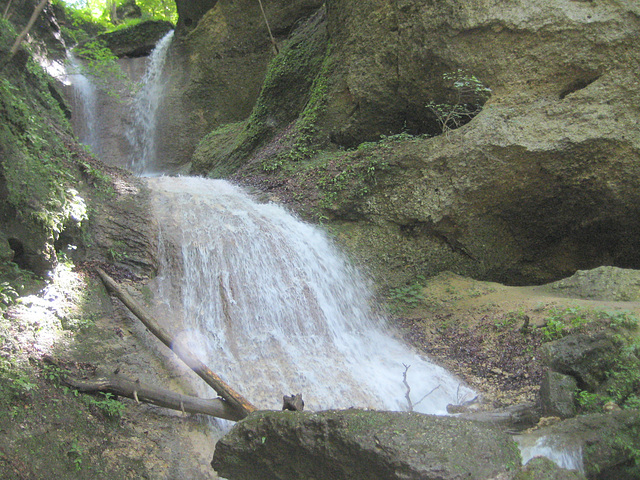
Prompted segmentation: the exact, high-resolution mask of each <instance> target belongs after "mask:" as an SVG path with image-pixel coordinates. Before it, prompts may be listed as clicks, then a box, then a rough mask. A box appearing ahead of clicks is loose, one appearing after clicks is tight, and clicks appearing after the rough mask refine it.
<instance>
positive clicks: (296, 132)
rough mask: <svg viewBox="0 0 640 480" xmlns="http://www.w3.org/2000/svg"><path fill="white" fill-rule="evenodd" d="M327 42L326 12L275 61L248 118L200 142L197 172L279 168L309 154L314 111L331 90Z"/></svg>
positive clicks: (299, 32)
mask: <svg viewBox="0 0 640 480" xmlns="http://www.w3.org/2000/svg"><path fill="white" fill-rule="evenodd" d="M326 45H327V34H326V28H325V25H324V12H323V11H321V12H319V13H317V14H316V15H314V16H313V17H312V18H311V19H310V20H308V21H307V22H306V23H304V24H303V25H302V26H300V27H299V28H298V29H297V30H296V31H295V32H294V33H293V35H292V36H291V38H290V39H289V40H288V41H287V42H286V44H285V45H284V46H283V47H282V49H281V51H280V53H279V54H278V55H276V57H274V59H273V60H272V61H271V63H270V64H269V67H268V69H267V74H266V76H265V80H264V82H263V85H262V89H261V91H260V95H259V96H258V99H257V100H256V103H255V106H254V108H253V111H252V113H251V115H250V116H249V118H248V119H247V120H246V122H243V123H242V124H240V123H237V124H231V125H229V126H223V127H221V129H217V130H215V131H214V132H212V133H211V134H210V135H208V136H207V137H206V139H205V140H203V142H200V144H199V145H198V148H197V149H196V152H195V154H194V157H193V165H192V172H193V173H198V174H208V175H209V176H216V177H219V176H225V175H230V174H232V173H234V172H236V171H237V170H239V169H240V168H242V167H245V166H247V164H248V162H249V161H250V160H251V161H254V162H255V163H256V164H257V165H258V166H259V167H258V168H260V169H262V170H266V171H274V170H277V169H278V168H279V167H280V166H281V165H283V164H284V163H286V162H289V161H294V160H297V159H299V158H300V157H302V156H305V155H307V154H308V153H310V151H309V150H308V148H307V147H306V145H305V144H306V143H308V142H307V140H306V138H307V137H304V135H306V134H307V133H308V132H309V131H310V130H309V129H310V128H311V127H310V125H311V123H312V122H313V121H315V118H316V117H315V116H314V115H313V114H312V113H311V112H314V111H315V112H317V111H318V109H319V108H320V106H319V105H320V103H321V98H322V97H323V95H324V93H323V92H324V90H326V89H323V88H322V87H321V85H322V84H323V82H324V80H322V77H323V76H324V73H323V72H324V67H323V65H325V64H326V62H327V61H328V60H327V56H326V55H325V54H326ZM304 112H307V113H304ZM299 117H300V118H302V117H304V118H305V120H304V121H302V122H301V120H300V119H299ZM241 126H242V128H240V127H241ZM302 126H304V128H301V127H302ZM303 137H304V138H303Z"/></svg>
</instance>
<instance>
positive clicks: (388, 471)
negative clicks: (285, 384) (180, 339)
mask: <svg viewBox="0 0 640 480" xmlns="http://www.w3.org/2000/svg"><path fill="white" fill-rule="evenodd" d="M463 452H464V453H463ZM519 465H520V455H519V453H518V450H517V448H515V443H514V442H513V441H512V440H511V439H510V437H509V436H507V435H505V434H502V433H499V432H498V431H496V430H493V429H491V428H489V427H486V426H484V425H481V424H476V423H474V422H469V421H464V420H458V419H455V418H451V417H434V416H428V415H422V414H417V413H399V412H374V411H359V410H346V411H327V412H318V413H307V412H258V413H254V414H251V415H250V416H249V417H248V418H246V419H245V420H243V421H242V422H239V423H237V424H236V425H235V426H234V428H233V429H232V430H231V432H229V433H228V434H227V435H226V436H225V437H224V438H223V439H222V440H220V441H219V442H218V444H217V445H216V451H215V453H214V457H213V462H212V466H213V467H214V469H215V470H216V471H217V472H218V473H219V474H220V475H222V476H224V477H228V478H231V479H234V480H250V479H251V480H253V479H256V480H257V479H260V480H270V479H300V480H303V479H304V480H309V479H311V478H322V479H336V480H337V479H345V480H346V479H349V480H358V479H363V480H365V479H366V480H370V479H372V478H376V479H380V480H387V479H389V480H390V479H407V480H408V479H416V480H418V479H420V480H436V479H438V480H449V479H460V480H461V479H467V478H473V479H476V480H482V479H489V478H494V477H496V476H497V475H498V474H500V473H504V472H507V471H509V470H515V469H516V468H518V467H519Z"/></svg>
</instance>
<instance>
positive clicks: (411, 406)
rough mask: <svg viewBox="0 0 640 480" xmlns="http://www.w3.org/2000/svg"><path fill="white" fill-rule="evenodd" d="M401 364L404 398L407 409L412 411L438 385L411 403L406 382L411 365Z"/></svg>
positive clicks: (437, 387)
mask: <svg viewBox="0 0 640 480" xmlns="http://www.w3.org/2000/svg"><path fill="white" fill-rule="evenodd" d="M402 366H403V367H404V372H403V373H402V383H404V386H405V387H407V392H406V393H405V394H404V398H406V399H407V406H408V409H409V411H410V412H413V409H414V408H415V407H417V406H418V405H420V404H421V403H422V401H423V400H424V399H425V398H427V397H428V396H429V395H431V394H432V393H433V392H435V391H436V390H437V389H439V388H440V385H438V386H436V387H433V388H432V389H431V390H429V391H428V392H427V393H426V394H425V395H423V397H422V398H421V399H420V400H418V401H417V402H416V403H413V402H412V401H411V387H410V386H409V382H407V372H408V371H409V367H411V365H405V364H404V363H403V364H402ZM458 388H459V387H458Z"/></svg>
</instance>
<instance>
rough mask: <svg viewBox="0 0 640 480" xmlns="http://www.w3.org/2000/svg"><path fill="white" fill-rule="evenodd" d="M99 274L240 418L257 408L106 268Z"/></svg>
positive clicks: (146, 325) (138, 316)
mask: <svg viewBox="0 0 640 480" xmlns="http://www.w3.org/2000/svg"><path fill="white" fill-rule="evenodd" d="M96 270H97V272H98V275H100V278H101V279H102V281H103V283H104V284H105V286H106V287H107V289H108V290H109V291H111V292H112V293H113V294H114V295H115V296H116V297H118V298H119V299H120V301H122V303H123V304H124V305H125V306H126V307H127V308H128V309H129V310H130V311H131V313H133V314H134V315H135V316H136V317H137V318H138V319H139V320H140V321H141V322H142V323H143V324H144V326H145V327H147V328H148V329H149V331H150V332H151V333H152V334H153V335H155V337H156V338H158V340H160V341H161V342H162V343H164V344H165V345H166V346H167V347H169V348H170V349H171V351H173V353H175V354H176V355H177V356H178V358H180V360H182V361H183V362H184V363H185V364H186V365H187V366H188V367H189V368H190V369H191V370H193V371H194V372H195V373H196V375H198V376H199V377H200V378H201V379H202V380H204V382H205V383H206V384H207V385H209V386H210V387H211V388H213V389H214V390H215V392H216V393H217V394H218V395H219V396H220V397H222V399H224V400H225V401H226V402H228V403H229V405H230V406H231V407H232V408H233V409H234V410H236V411H237V413H238V415H240V418H241V419H242V418H244V417H246V416H247V415H248V414H249V413H251V412H253V411H255V410H256V407H254V406H253V405H252V404H251V403H249V401H248V400H247V399H245V398H244V397H243V396H242V395H240V394H239V393H238V392H236V391H235V390H233V389H232V388H231V387H230V386H229V385H227V384H226V383H225V382H224V381H223V380H222V379H221V378H220V377H219V376H218V375H216V374H215V373H214V372H212V371H211V369H209V367H207V366H206V365H205V364H204V363H202V362H201V361H200V359H198V358H197V357H196V356H195V355H194V354H193V353H191V352H190V351H189V350H188V349H187V348H186V347H185V346H184V345H180V343H179V342H178V341H177V340H175V339H174V338H173V337H172V336H171V335H170V334H169V333H168V332H167V331H166V330H164V329H163V328H162V327H160V326H159V325H158V324H157V323H156V321H155V320H154V319H153V318H152V317H151V316H150V315H149V314H148V313H147V312H146V311H145V310H144V309H143V308H142V307H141V306H140V305H138V303H137V302H136V301H135V300H134V299H133V297H131V295H129V294H128V293H127V292H126V291H125V290H124V289H123V288H122V287H120V285H118V284H117V283H116V282H115V281H114V280H113V279H112V278H111V277H110V276H109V275H107V274H106V273H105V272H104V270H102V269H101V268H100V267H97V268H96Z"/></svg>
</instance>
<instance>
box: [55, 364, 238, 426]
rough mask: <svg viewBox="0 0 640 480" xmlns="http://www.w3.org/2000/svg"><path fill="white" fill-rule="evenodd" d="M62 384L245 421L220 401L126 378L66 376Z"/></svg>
mask: <svg viewBox="0 0 640 480" xmlns="http://www.w3.org/2000/svg"><path fill="white" fill-rule="evenodd" d="M63 382H64V383H65V384H67V385H68V386H70V387H72V388H75V389H76V390H78V391H79V392H83V393H93V392H109V393H113V394H114V395H120V396H122V397H127V398H131V399H132V400H135V401H136V402H138V403H139V402H144V403H150V404H152V405H157V406H159V407H164V408H170V409H172V410H178V411H181V412H189V413H201V414H204V415H210V416H212V417H217V418H224V419H226V420H234V421H238V420H242V418H243V417H242V416H241V415H240V414H239V413H238V412H237V411H236V410H235V409H234V408H232V407H231V405H229V403H227V402H226V401H224V400H222V399H220V398H212V399H202V398H198V397H193V396H191V395H183V394H180V393H176V392H172V391H171V390H166V389H164V388H158V387H151V386H148V385H145V384H143V383H141V382H139V381H137V380H131V379H129V378H126V377H125V376H123V375H113V376H108V377H99V378H96V379H93V380H78V379H76V378H71V377H67V378H65V379H63Z"/></svg>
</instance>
